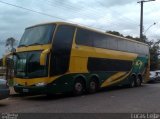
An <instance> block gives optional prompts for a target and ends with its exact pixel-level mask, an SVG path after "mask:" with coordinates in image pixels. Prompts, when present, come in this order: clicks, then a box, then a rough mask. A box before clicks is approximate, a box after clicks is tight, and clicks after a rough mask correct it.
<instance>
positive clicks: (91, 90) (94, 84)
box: [88, 79, 99, 94]
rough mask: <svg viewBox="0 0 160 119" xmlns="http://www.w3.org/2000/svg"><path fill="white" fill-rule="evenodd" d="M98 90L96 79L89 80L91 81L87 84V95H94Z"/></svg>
mask: <svg viewBox="0 0 160 119" xmlns="http://www.w3.org/2000/svg"><path fill="white" fill-rule="evenodd" d="M98 89H99V84H98V81H97V80H96V79H91V81H90V82H89V89H88V93H91V94H92V93H96V92H97V91H98Z"/></svg>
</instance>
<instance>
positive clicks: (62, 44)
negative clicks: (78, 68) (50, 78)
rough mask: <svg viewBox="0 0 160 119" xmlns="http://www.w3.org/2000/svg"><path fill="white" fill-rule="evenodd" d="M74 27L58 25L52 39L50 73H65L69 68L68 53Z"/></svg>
mask: <svg viewBox="0 0 160 119" xmlns="http://www.w3.org/2000/svg"><path fill="white" fill-rule="evenodd" d="M74 31H75V27H73V26H67V25H60V26H59V27H58V29H57V31H56V35H55V37H54V39H53V49H52V50H53V51H52V54H51V70H50V71H51V75H58V74H63V73H65V72H66V71H67V70H68V68H69V62H70V53H71V48H72V40H73V35H74Z"/></svg>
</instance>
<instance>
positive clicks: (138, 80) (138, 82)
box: [136, 76, 142, 87]
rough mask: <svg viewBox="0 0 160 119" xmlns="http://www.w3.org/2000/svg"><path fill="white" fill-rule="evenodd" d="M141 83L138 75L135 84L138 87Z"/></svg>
mask: <svg viewBox="0 0 160 119" xmlns="http://www.w3.org/2000/svg"><path fill="white" fill-rule="evenodd" d="M141 85H142V81H141V79H140V77H139V76H138V77H137V79H136V86H137V87H139V86H141Z"/></svg>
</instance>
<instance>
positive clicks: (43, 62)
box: [40, 49, 50, 66]
mask: <svg viewBox="0 0 160 119" xmlns="http://www.w3.org/2000/svg"><path fill="white" fill-rule="evenodd" d="M48 53H50V49H46V50H44V51H43V52H42V53H41V55H40V65H42V66H44V65H46V59H47V55H48Z"/></svg>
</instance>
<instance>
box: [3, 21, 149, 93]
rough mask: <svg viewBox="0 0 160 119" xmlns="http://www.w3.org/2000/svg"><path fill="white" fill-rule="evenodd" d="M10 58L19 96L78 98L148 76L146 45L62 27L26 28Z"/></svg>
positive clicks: (137, 82)
mask: <svg viewBox="0 0 160 119" xmlns="http://www.w3.org/2000/svg"><path fill="white" fill-rule="evenodd" d="M13 55H14V57H15V68H14V72H15V76H14V89H15V91H16V92H17V93H32V94H55V93H65V92H73V93H74V94H75V95H80V94H82V93H84V92H88V93H94V92H96V91H98V90H99V89H100V88H104V87H108V86H113V85H114V86H116V85H128V86H130V87H136V86H140V85H141V83H142V82H144V81H145V80H148V77H149V65H150V62H149V57H150V56H149V47H148V45H147V44H145V43H141V42H138V41H134V40H131V39H127V38H123V37H119V36H115V35H111V34H108V33H103V32H100V31H97V30H93V29H90V28H87V27H83V26H79V25H75V24H70V23H65V22H53V23H46V24H39V25H35V26H32V27H28V28H26V29H25V32H24V34H23V36H22V38H21V40H20V43H19V46H18V48H17V49H16V51H15V52H14V53H13ZM4 59H5V58H4Z"/></svg>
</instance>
